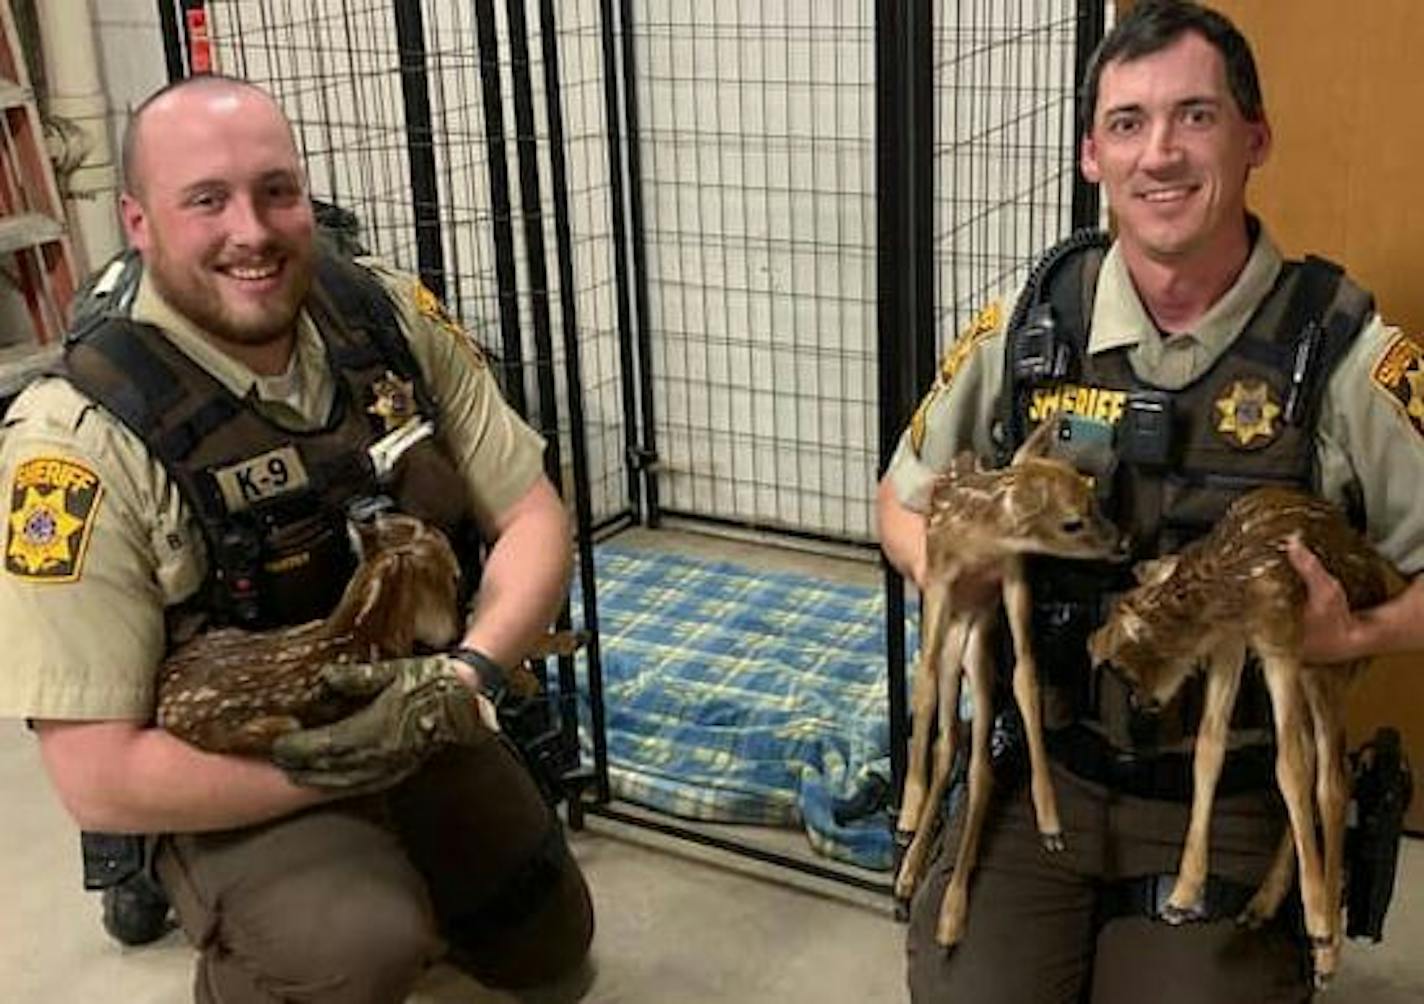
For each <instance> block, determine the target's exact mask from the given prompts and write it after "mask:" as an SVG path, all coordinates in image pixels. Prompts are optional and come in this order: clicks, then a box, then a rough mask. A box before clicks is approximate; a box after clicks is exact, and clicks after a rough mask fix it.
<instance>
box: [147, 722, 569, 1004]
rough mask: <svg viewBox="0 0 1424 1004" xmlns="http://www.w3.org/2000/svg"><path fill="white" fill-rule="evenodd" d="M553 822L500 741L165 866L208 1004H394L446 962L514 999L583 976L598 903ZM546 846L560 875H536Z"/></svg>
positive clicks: (211, 837)
mask: <svg viewBox="0 0 1424 1004" xmlns="http://www.w3.org/2000/svg"><path fill="white" fill-rule="evenodd" d="M551 825H554V821H553V819H552V817H551V813H550V810H549V809H548V808H547V807H546V806H545V804H544V802H543V800H542V799H541V798H540V795H539V792H538V789H537V788H536V787H535V785H534V783H533V781H532V779H531V778H530V777H529V776H528V774H527V773H526V772H525V771H524V768H523V767H522V766H521V765H520V764H519V762H518V760H517V759H516V757H515V756H514V754H513V753H512V752H511V751H510V750H509V749H508V748H507V747H506V745H505V744H504V742H503V741H502V740H498V739H494V738H491V740H490V741H488V742H485V743H483V744H481V745H479V746H478V747H474V748H453V749H449V750H446V751H444V752H442V753H440V754H437V755H436V756H435V757H433V758H432V759H431V760H430V761H429V762H428V763H427V764H426V765H425V766H424V767H423V768H422V769H421V770H420V771H419V772H418V773H417V774H415V775H414V776H412V777H411V778H410V779H408V780H406V781H404V782H402V783H401V784H400V785H399V786H397V787H396V788H394V789H392V790H391V791H390V792H387V793H384V794H382V795H377V796H371V797H367V798H358V799H351V800H348V801H345V802H337V803H333V804H331V805H329V806H323V807H321V808H317V809H313V810H309V811H306V812H302V813H299V814H297V815H294V816H290V817H287V818H284V819H280V820H276V821H273V822H270V823H264V824H261V825H258V826H252V827H247V828H244V829H240V830H232V831H225V832H218V833H198V834H179V835H175V836H171V837H165V838H163V839H162V841H161V842H160V844H159V848H158V852H157V859H156V869H157V872H158V876H159V879H160V880H161V881H162V883H163V886H164V888H165V889H166V890H167V892H168V895H169V898H170V899H171V900H172V902H173V905H174V907H175V909H176V910H177V913H178V919H179V922H180V923H181V924H182V927H183V930H184V932H185V933H186V934H187V936H188V938H189V940H191V941H192V942H193V944H194V945H195V946H196V947H197V948H198V950H199V952H200V955H199V959H198V964H197V971H196V974H195V979H194V996H195V999H196V1000H197V1001H198V1002H200V1004H259V1002H261V1004H268V1002H274V1001H310V1002H321V1004H336V1002H340V1004H368V1002H369V1004H391V1002H397V1001H403V1000H405V999H406V996H407V994H408V993H409V992H410V990H411V987H412V986H413V985H414V984H415V983H416V981H417V980H418V979H419V978H420V975H421V973H422V972H423V971H424V969H425V968H426V966H428V965H429V964H430V963H432V962H434V961H436V960H438V959H440V958H442V957H446V956H447V955H448V957H449V958H450V960H451V961H452V962H455V963H456V964H457V965H459V966H461V967H462V968H464V969H466V970H468V971H470V972H471V973H472V974H473V975H474V976H475V977H476V978H478V979H479V980H481V982H483V983H485V984H487V985H490V986H502V987H509V988H519V987H528V986H533V985H538V984H544V983H548V982H552V981H554V980H557V979H558V978H559V977H561V976H563V975H565V974H568V973H570V972H572V971H574V970H575V969H577V968H578V966H579V965H580V963H582V962H583V960H584V958H585V956H586V954H587V950H588V946H589V943H590V941H591V940H592V937H593V906H592V902H591V900H590V899H589V894H588V888H587V886H586V885H585V884H584V880H583V876H582V874H581V873H580V872H579V868H578V865H577V864H576V863H575V862H574V860H573V858H572V856H571V855H570V854H569V852H568V850H567V848H566V847H564V845H563V843H562V841H561V840H555V841H545V842H543V843H542V844H541V838H543V837H545V835H547V834H549V833H550V832H551V831H550V829H549V827H550V826H551ZM541 846H542V847H543V848H544V849H545V850H546V851H547V852H549V853H547V854H546V858H548V859H549V860H550V861H551V862H552V863H551V864H550V865H545V866H543V867H536V868H531V867H529V862H530V860H531V857H532V856H533V855H534V854H535V853H536V851H537V850H538V849H539V848H540V847H541ZM511 875H513V876H515V877H516V878H515V885H514V887H512V888H511V886H510V884H509V882H510V876H511ZM533 902H537V903H538V904H539V905H538V906H536V907H532V908H527V907H526V906H525V905H524V904H527V903H533ZM490 904H493V906H494V909H493V911H491V910H490V909H482V908H486V907H489V906H490ZM511 907H513V908H512V909H511Z"/></svg>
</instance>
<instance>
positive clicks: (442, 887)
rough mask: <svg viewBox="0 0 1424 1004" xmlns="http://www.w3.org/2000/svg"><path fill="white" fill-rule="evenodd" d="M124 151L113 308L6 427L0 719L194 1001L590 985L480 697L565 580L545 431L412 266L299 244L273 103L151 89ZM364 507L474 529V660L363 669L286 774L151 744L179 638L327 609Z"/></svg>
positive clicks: (294, 169) (558, 848) (300, 196)
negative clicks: (145, 867) (128, 278)
mask: <svg viewBox="0 0 1424 1004" xmlns="http://www.w3.org/2000/svg"><path fill="white" fill-rule="evenodd" d="M124 167H125V176H126V190H125V192H124V195H123V198H122V212H123V219H124V225H125V229H126V231H127V233H128V237H129V240H130V242H131V244H132V246H133V247H134V248H135V249H137V251H138V253H139V255H140V256H141V258H142V263H143V277H142V281H141V283H140V285H139V286H138V289H137V292H136V295H135V297H134V300H133V303H132V308H131V311H130V315H129V317H128V318H127V319H123V318H120V319H114V318H111V317H109V318H102V319H100V321H98V322H96V323H94V324H91V325H89V326H87V327H86V328H85V329H84V330H81V331H79V332H77V333H76V335H77V337H76V338H75V340H74V342H73V344H72V345H71V346H70V348H69V349H68V351H67V354H66V367H65V371H64V372H63V373H61V374H60V375H57V376H54V377H51V378H48V379H44V380H41V381H39V382H37V383H35V384H33V385H31V386H30V387H29V388H28V389H27V390H26V391H25V392H24V393H23V394H22V395H21V396H20V397H19V399H18V400H17V401H16V402H15V403H14V405H13V406H12V407H11V409H10V410H9V413H8V415H7V417H6V420H5V425H4V430H3V433H0V484H3V485H4V487H5V490H6V492H7V493H8V494H7V495H6V499H7V501H8V506H9V509H8V513H7V526H6V528H5V559H4V570H3V573H0V620H3V622H4V624H5V625H6V628H5V639H6V648H7V658H6V671H5V673H4V674H3V677H0V713H4V714H9V715H15V716H23V717H25V718H27V719H29V720H30V721H31V722H32V725H33V728H34V732H35V735H36V736H37V737H38V741H39V745H40V751H41V754H42V757H43V761H44V765H45V768H46V770H47V771H48V774H49V777H50V780H51V782H52V783H53V785H54V787H55V789H56V791H57V792H58V794H59V796H60V798H61V799H62V800H63V802H64V804H65V806H66V807H67V808H68V810H69V812H70V814H71V815H72V816H73V817H74V819H75V820H76V821H77V822H78V823H79V825H80V826H81V827H82V828H84V829H85V830H91V831H103V832H106V833H110V834H145V835H149V837H148V839H147V841H146V846H147V848H148V852H149V858H150V861H151V865H152V867H153V869H154V870H155V871H156V875H157V879H158V881H159V882H160V883H161V886H162V890H163V891H164V893H165V894H166V896H167V897H168V898H170V899H171V900H172V902H173V904H174V906H175V907H176V910H177V914H178V917H179V920H180V922H181V924H182V926H183V928H184V930H185V931H186V933H187V934H188V936H189V938H190V939H191V940H192V942H193V943H194V944H195V945H196V946H197V948H198V950H199V951H200V953H201V954H200V957H199V961H198V967H197V972H196V978H195V989H194V993H195V998H196V999H197V1000H199V1001H204V1002H208V1001H212V1002H224V1004H230V1002H257V1001H278V1000H293V999H301V1000H307V1001H331V1002H342V1004H355V1002H393V1001H401V1000H404V999H405V998H406V995H407V993H408V992H409V990H410V988H411V986H412V985H413V983H414V982H415V981H416V979H417V978H418V976H419V974H420V973H421V972H422V970H423V969H424V967H425V966H426V965H427V964H429V963H430V962H431V961H433V960H435V959H437V958H439V957H441V956H442V955H444V954H446V953H447V952H448V955H449V957H450V958H451V959H452V960H453V961H455V962H457V963H460V964H462V965H464V966H466V967H467V968H469V969H470V970H471V971H472V972H474V973H475V974H476V975H477V976H479V977H480V978H481V979H483V980H485V981H486V982H488V983H492V984H499V985H506V986H527V985H531V984H536V983H541V982H545V981H549V980H553V979H554V978H556V977H559V976H560V975H561V974H563V973H566V972H569V971H571V970H573V969H575V968H576V967H577V966H578V964H579V962H580V961H581V960H582V959H583V958H584V956H585V953H586V950H587V947H588V944H589V941H590V938H591V936H592V928H593V919H592V909H591V904H590V902H589V899H588V893H587V889H586V887H585V885H584V882H583V879H582V876H581V875H580V873H579V869H578V867H577V865H576V864H575V863H574V861H573V859H572V857H571V856H570V855H569V853H568V850H567V848H566V847H565V845H564V843H563V840H562V836H561V833H560V831H559V829H558V826H557V820H556V819H555V818H554V817H553V815H552V812H551V811H550V810H549V809H548V808H547V807H546V806H545V804H544V802H543V800H542V798H541V797H540V795H539V792H538V790H537V788H536V786H535V784H534V783H533V781H532V779H531V778H530V777H529V776H528V774H527V773H526V772H525V770H524V769H523V768H522V766H521V765H520V764H519V762H518V760H517V759H516V758H515V757H514V756H513V755H512V754H511V752H510V751H509V749H508V748H507V746H506V744H505V743H504V742H503V740H502V739H501V738H500V737H499V736H498V735H497V734H496V733H495V732H493V731H491V730H489V729H488V728H486V727H485V726H484V725H483V724H481V716H480V715H478V714H474V713H472V712H473V711H474V710H475V709H476V706H477V704H478V703H487V702H488V697H487V696H486V693H487V691H488V690H489V688H491V687H493V686H495V685H496V684H497V682H498V681H497V677H498V676H499V673H500V669H501V667H504V666H511V665H513V664H514V663H515V662H517V661H518V660H519V659H520V658H521V657H522V655H523V653H524V652H525V651H526V650H527V648H528V646H529V645H530V643H531V641H532V640H533V639H534V638H535V637H536V635H538V634H540V633H542V632H543V631H544V630H546V629H547V625H548V624H549V622H550V621H551V619H552V617H553V615H554V613H555V611H556V610H557V608H558V606H559V604H560V602H561V600H562V597H563V595H564V591H565V589H566V587H567V581H568V574H569V567H570V560H569V555H570V551H569V530H568V526H567V521H566V518H565V515H564V511H563V507H562V505H561V503H560V501H559V499H558V497H557V495H556V493H555V491H554V489H553V487H552V486H551V485H550V483H549V482H548V481H547V480H546V478H545V477H544V475H543V473H542V468H541V463H540V456H541V452H542V447H543V444H542V441H541V440H540V438H539V436H538V435H537V434H536V433H534V432H533V431H532V430H531V429H529V428H528V427H527V426H526V425H525V424H524V423H523V422H522V421H520V419H519V418H518V417H517V416H516V415H515V414H514V413H513V412H512V411H511V410H510V409H509V407H508V406H506V404H505V403H504V402H503V401H502V400H501V398H500V396H499V393H498V390H497V388H496V384H495V381H494V379H493V377H492V375H491V372H490V370H489V368H488V367H487V366H486V364H485V360H484V359H483V357H482V356H481V354H480V353H479V351H478V350H477V349H475V348H474V347H473V345H472V343H471V342H470V341H469V339H468V338H467V337H466V335H465V334H464V333H463V332H462V331H461V330H460V329H459V328H458V327H457V326H456V325H454V324H453V323H452V322H451V321H450V320H449V319H448V318H447V317H446V315H445V314H444V313H443V311H442V310H441V308H440V306H439V305H438V303H437V302H436V301H435V299H434V297H433V296H432V295H431V294H430V293H429V292H427V291H426V290H425V289H424V288H423V287H422V286H420V284H419V283H418V282H417V281H415V280H414V279H412V278H410V277H408V276H404V275H401V274H398V273H395V272H392V271H390V270H387V269H381V268H377V267H371V268H366V267H360V266H357V265H353V264H352V263H350V262H348V261H345V260H342V259H339V258H337V257H336V256H335V255H333V254H331V253H329V252H328V251H326V250H324V249H323V248H322V247H321V246H319V244H318V243H317V242H316V241H314V238H313V216H312V209H311V204H310V201H309V199H308V194H307V188H306V183H305V177H304V173H303V170H302V167H301V165H300V163H299V159H298V155H297V150H296V146H295V143H294V141H293V136H292V131H291V127H290V125H289V123H288V122H287V120H286V118H285V117H284V116H283V114H282V112H281V111H280V109H279V108H278V107H277V105H276V104H275V103H274V102H273V101H272V99H271V98H270V97H269V96H268V95H267V94H265V93H264V92H263V91H261V90H259V89H258V88H256V87H254V86H252V85H249V84H246V83H244V82H241V81H237V80H233V79H228V78H223V77H197V78H192V79H189V80H186V81H183V82H180V83H178V84H175V85H172V86H170V87H168V88H165V89H164V90H162V91H160V92H159V93H158V94H156V95H154V96H153V97H151V98H150V99H149V100H148V101H146V102H145V103H144V104H143V105H142V106H141V107H140V108H139V109H138V110H137V112H136V113H135V114H134V116H133V119H132V122H131V124H130V128H129V132H128V136H127V138H126V144H125V155H124ZM382 496H386V497H389V498H391V499H393V500H394V504H395V505H396V506H397V507H398V508H400V509H403V510H405V511H408V512H411V513H413V514H415V515H418V516H421V517H422V518H425V519H427V520H429V521H431V522H433V523H435V524H437V525H439V526H441V527H442V528H443V529H445V530H446V532H447V533H448V534H450V536H451V538H452V540H454V541H456V542H457V545H458V547H459V548H461V549H463V553H464V555H465V556H466V557H469V556H470V553H471V550H470V546H469V545H470V543H471V542H472V541H473V540H474V539H475V537H476V536H478V537H481V538H483V540H484V541H485V542H487V543H488V545H489V550H488V554H487V557H486V560H485V563H484V568H483V574H482V577H481V579H480V582H479V590H478V595H477V598H476V601H475V603H474V609H473V611H472V613H471V616H470V619H469V622H468V630H467V631H466V633H465V635H464V638H463V639H462V641H461V643H460V648H459V649H458V650H457V651H456V652H455V653H454V654H453V655H435V656H429V657H424V658H418V659H411V660H402V661H398V662H392V663H385V664H376V665H375V666H373V667H372V668H371V669H369V670H367V671H366V672H367V673H368V674H370V675H371V676H373V677H375V678H376V679H378V680H383V681H387V683H388V685H387V686H386V687H385V688H384V689H383V690H382V691H381V692H380V693H379V694H378V696H377V697H376V698H375V700H374V701H373V702H372V703H371V704H370V705H369V706H368V707H366V708H365V709H363V710H362V711H359V712H357V713H356V714H354V715H352V716H351V717H350V718H348V719H345V720H343V721H340V722H338V723H336V724H334V725H331V726H328V727H326V728H323V729H319V730H312V731H310V732H301V733H296V734H293V735H289V736H287V737H284V738H283V739H282V740H281V741H280V742H279V744H278V747H277V750H276V758H277V759H278V760H279V761H280V763H281V766H277V765H276V764H274V763H272V762H267V761H265V760H260V759H249V758H243V757H236V756H225V755H217V754H212V753H207V752H203V751H200V750H198V749H196V748H194V747H192V746H189V745H187V744H186V743H184V742H182V741H180V740H178V739H176V738H174V737H173V736H171V735H169V734H167V733H165V732H163V731H162V730H160V729H157V728H154V727H153V726H152V725H151V722H152V719H153V714H154V689H155V672H156V670H157V668H158V665H159V663H160V661H161V660H162V659H163V657H164V654H165V652H166V651H168V650H169V649H170V648H171V647H172V646H173V645H174V644H175V642H177V641H179V640H181V639H182V638H183V637H184V636H185V635H186V634H188V633H191V631H192V630H193V629H194V627H193V626H194V625H195V624H196V625H198V626H199V627H200V628H201V629H205V628H210V627H212V626H216V625H223V624H230V625H236V626H240V627H250V628H270V627H276V626H281V625H285V624H294V623H299V622H302V621H305V620H309V619H311V618H314V617H318V616H322V615H323V614H324V613H325V612H327V610H329V609H330V607H331V606H332V604H333V602H334V600H335V598H336V597H337V596H338V595H339V594H340V592H341V589H342V587H343V585H344V583H345V580H346V577H347V576H348V575H349V573H350V571H351V568H352V567H353V563H354V559H353V556H352V555H351V553H350V548H349V546H348V544H347V533H346V518H347V513H348V510H349V509H350V508H351V506H352V505H353V504H370V503H371V501H372V500H373V499H378V498H380V497H382ZM470 568H471V569H473V565H471V566H470ZM411 722H416V723H417V724H418V727H405V728H403V727H402V726H403V725H410V723H411Z"/></svg>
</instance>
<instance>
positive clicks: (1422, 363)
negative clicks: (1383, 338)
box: [1370, 335, 1424, 436]
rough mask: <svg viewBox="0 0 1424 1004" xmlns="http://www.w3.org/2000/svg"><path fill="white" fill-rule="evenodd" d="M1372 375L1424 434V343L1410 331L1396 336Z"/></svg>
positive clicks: (1381, 388)
mask: <svg viewBox="0 0 1424 1004" xmlns="http://www.w3.org/2000/svg"><path fill="white" fill-rule="evenodd" d="M1370 376H1371V377H1372V378H1373V379H1374V382H1375V386H1377V387H1379V389H1380V390H1382V391H1384V392H1385V393H1386V394H1388V395H1389V396H1390V397H1391V398H1392V399H1393V400H1394V403H1395V404H1396V405H1397V406H1398V408H1399V410H1400V412H1401V413H1402V414H1403V415H1404V417H1405V418H1406V419H1408V421H1409V424H1410V425H1412V426H1413V427H1414V431H1415V432H1417V433H1419V434H1420V435H1421V436H1424V347H1421V346H1420V345H1419V343H1418V342H1417V341H1415V340H1414V339H1413V338H1410V337H1408V336H1406V335H1398V336H1396V337H1395V339H1394V341H1393V342H1391V343H1390V346H1389V348H1388V349H1386V350H1385V353H1384V355H1383V356H1381V357H1380V359H1379V361H1378V362H1377V363H1375V368H1374V370H1373V371H1372V372H1371V374H1370Z"/></svg>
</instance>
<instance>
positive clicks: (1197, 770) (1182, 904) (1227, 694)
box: [1162, 644, 1246, 924]
mask: <svg viewBox="0 0 1424 1004" xmlns="http://www.w3.org/2000/svg"><path fill="white" fill-rule="evenodd" d="M1245 658H1246V650H1245V648H1244V647H1242V646H1241V645H1239V644H1238V645H1228V646H1225V647H1223V648H1222V649H1220V650H1218V651H1216V652H1213V653H1212V654H1211V656H1210V657H1209V658H1208V660H1207V669H1206V699H1205V708H1204V709H1203V711H1202V718H1201V724H1200V725H1198V726H1197V741H1196V750H1195V752H1194V754H1193V757H1192V815H1191V822H1190V823H1189V824H1188V826H1187V839H1186V842H1185V843H1184V844H1183V845H1182V861H1181V864H1180V865H1179V866H1178V868H1177V882H1176V884H1175V885H1174V886H1173V887H1172V895H1171V896H1170V897H1168V899H1167V905H1166V906H1165V907H1163V909H1162V919H1163V920H1165V921H1167V922H1168V923H1169V924H1181V923H1184V922H1186V921H1189V920H1205V919H1206V915H1205V912H1204V909H1203V908H1204V906H1205V903H1204V902H1203V895H1202V894H1203V892H1204V891H1205V887H1206V877H1207V872H1208V871H1209V867H1210V850H1209V847H1210V836H1211V809H1212V804H1213V803H1214V801H1215V799H1216V782H1217V780H1218V779H1219V778H1220V777H1221V765H1222V763H1223V761H1224V760H1225V759H1226V733H1227V729H1228V727H1229V726H1230V724H1231V710H1232V708H1234V707H1235V706H1236V691H1237V689H1238V688H1239V687H1240V685H1241V669H1242V664H1243V663H1244V662H1245Z"/></svg>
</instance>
